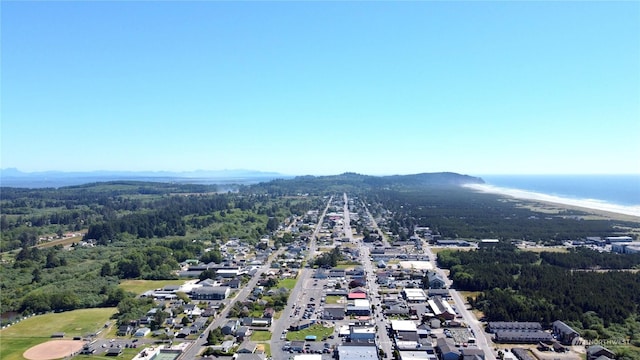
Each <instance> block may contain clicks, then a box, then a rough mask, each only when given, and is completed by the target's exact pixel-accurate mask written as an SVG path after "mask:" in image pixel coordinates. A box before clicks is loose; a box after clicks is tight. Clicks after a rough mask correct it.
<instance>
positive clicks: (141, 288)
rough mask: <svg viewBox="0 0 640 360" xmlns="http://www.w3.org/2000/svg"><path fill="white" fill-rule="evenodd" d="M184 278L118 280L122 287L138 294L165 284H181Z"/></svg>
mask: <svg viewBox="0 0 640 360" xmlns="http://www.w3.org/2000/svg"><path fill="white" fill-rule="evenodd" d="M184 283H185V280H124V281H122V282H120V285H118V286H120V287H121V288H122V289H124V290H126V291H131V292H132V293H134V294H137V295H140V294H142V293H144V292H145V291H149V290H155V289H158V288H162V287H165V286H167V285H182V284H184Z"/></svg>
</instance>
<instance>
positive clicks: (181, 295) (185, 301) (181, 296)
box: [176, 291, 191, 304]
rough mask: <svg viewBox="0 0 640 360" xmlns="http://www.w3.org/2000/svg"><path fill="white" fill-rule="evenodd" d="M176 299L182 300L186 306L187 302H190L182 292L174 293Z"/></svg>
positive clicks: (187, 296)
mask: <svg viewBox="0 0 640 360" xmlns="http://www.w3.org/2000/svg"><path fill="white" fill-rule="evenodd" d="M176 297H177V298H178V299H180V300H182V301H183V302H184V303H185V304H188V303H189V302H191V299H190V298H189V295H187V294H185V293H184V292H182V291H178V292H176Z"/></svg>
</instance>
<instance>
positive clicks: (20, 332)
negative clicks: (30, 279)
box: [0, 308, 117, 360]
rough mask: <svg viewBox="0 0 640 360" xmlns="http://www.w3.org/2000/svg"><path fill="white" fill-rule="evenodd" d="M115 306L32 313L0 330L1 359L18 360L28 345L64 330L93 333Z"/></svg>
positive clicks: (102, 325) (68, 334) (76, 334)
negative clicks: (39, 313) (41, 313)
mask: <svg viewBox="0 0 640 360" xmlns="http://www.w3.org/2000/svg"><path fill="white" fill-rule="evenodd" d="M116 311H117V309H116V308H97V309H82V310H74V311H67V312H62V313H51V314H44V315H38V316H33V317H31V318H28V319H26V320H22V321H21V322H19V323H17V324H15V325H13V326H11V327H8V328H6V329H3V330H0V338H1V339H2V346H0V359H3V360H21V359H23V357H22V354H23V353H24V352H25V351H26V350H27V349H29V348H30V347H32V346H34V345H37V344H40V343H43V342H46V341H49V340H51V334H53V333H56V332H63V333H65V337H66V338H72V337H73V336H82V335H85V334H89V333H94V332H96V331H98V330H100V329H102V328H104V324H105V323H107V322H109V321H110V320H109V319H110V318H111V316H112V315H113V314H115V313H116Z"/></svg>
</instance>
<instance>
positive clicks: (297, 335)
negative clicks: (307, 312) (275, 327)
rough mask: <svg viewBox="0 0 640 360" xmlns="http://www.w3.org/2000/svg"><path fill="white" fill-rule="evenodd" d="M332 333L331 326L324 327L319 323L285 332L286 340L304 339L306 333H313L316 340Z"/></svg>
mask: <svg viewBox="0 0 640 360" xmlns="http://www.w3.org/2000/svg"><path fill="white" fill-rule="evenodd" d="M331 334H333V327H324V326H322V325H319V324H314V325H312V326H311V327H309V328H306V329H304V330H300V331H289V332H288V333H287V340H289V341H293V340H304V338H305V337H307V335H315V336H316V337H317V340H318V341H321V340H322V338H324V337H327V336H329V335H331Z"/></svg>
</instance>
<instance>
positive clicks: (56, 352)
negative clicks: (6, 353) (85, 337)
mask: <svg viewBox="0 0 640 360" xmlns="http://www.w3.org/2000/svg"><path fill="white" fill-rule="evenodd" d="M82 346H84V341H80V340H51V341H47V342H45V343H42V344H38V345H36V346H34V347H32V348H30V349H29V350H27V351H25V352H24V354H22V356H24V357H25V358H27V359H29V360H53V359H62V358H63V357H65V356H69V355H71V354H74V353H77V352H78V351H80V350H81V349H82Z"/></svg>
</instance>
